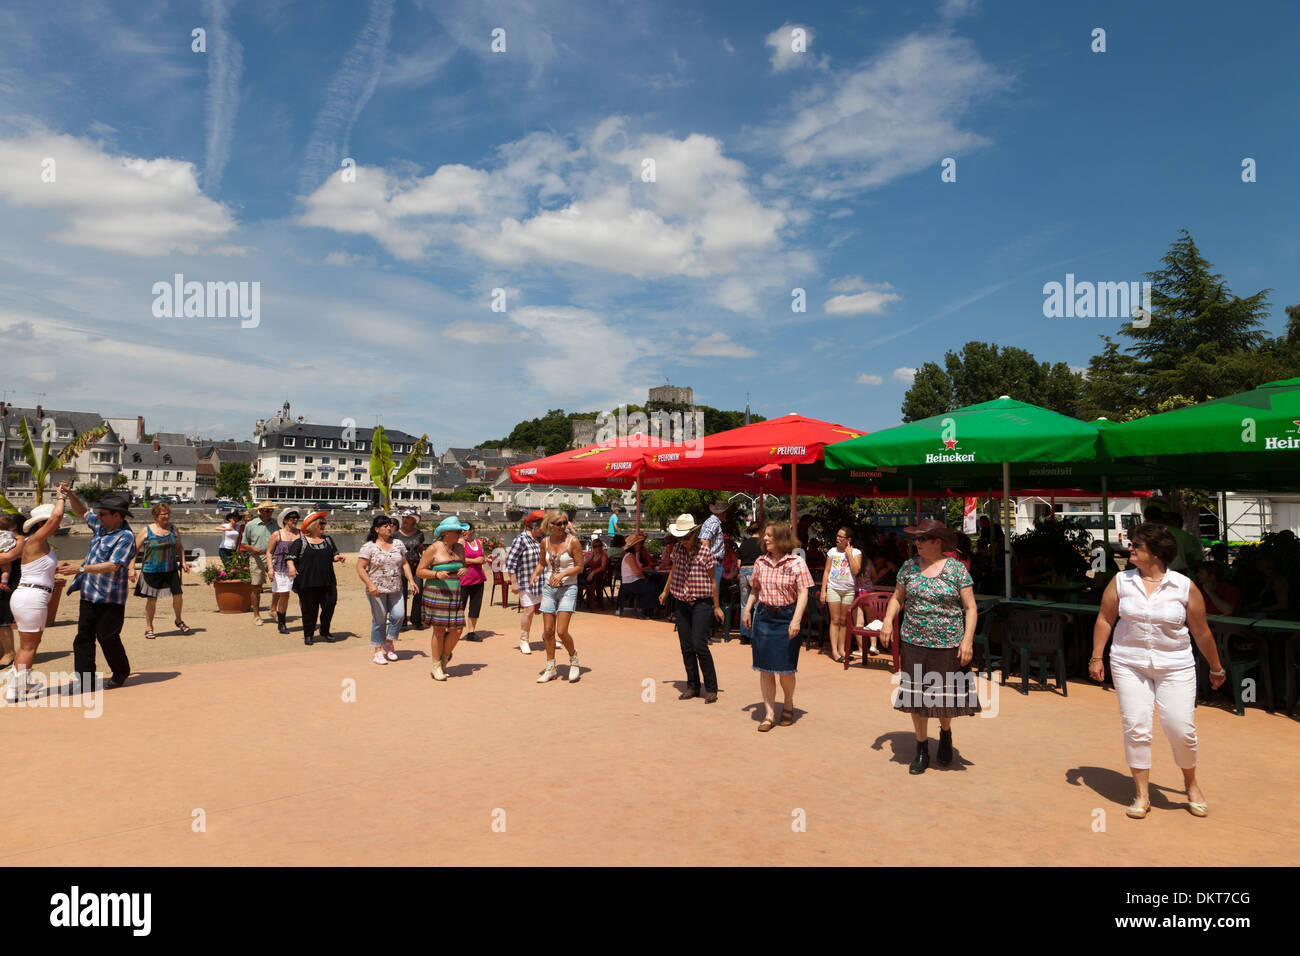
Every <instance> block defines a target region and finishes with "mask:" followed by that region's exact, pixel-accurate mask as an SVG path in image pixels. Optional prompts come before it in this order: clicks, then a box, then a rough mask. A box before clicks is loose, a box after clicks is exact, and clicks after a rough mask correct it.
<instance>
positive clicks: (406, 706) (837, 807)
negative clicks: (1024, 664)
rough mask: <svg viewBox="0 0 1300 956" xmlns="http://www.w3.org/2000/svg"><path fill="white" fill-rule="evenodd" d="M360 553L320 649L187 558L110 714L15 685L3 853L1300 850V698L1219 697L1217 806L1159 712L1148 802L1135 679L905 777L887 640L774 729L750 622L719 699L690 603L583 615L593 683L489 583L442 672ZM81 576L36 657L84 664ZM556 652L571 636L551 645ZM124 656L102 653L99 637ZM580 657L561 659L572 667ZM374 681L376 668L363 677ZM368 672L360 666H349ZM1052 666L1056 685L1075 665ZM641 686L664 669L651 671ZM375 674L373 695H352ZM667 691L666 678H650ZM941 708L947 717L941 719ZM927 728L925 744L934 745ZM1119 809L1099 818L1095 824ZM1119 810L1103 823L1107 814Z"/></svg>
mask: <svg viewBox="0 0 1300 956" xmlns="http://www.w3.org/2000/svg"><path fill="white" fill-rule="evenodd" d="M353 575H354V572H353V571H352V565H351V563H349V565H347V566H346V567H345V568H344V569H343V571H342V572H341V573H340V583H341V585H342V593H341V603H340V608H339V612H338V613H337V615H336V618H335V626H334V630H335V633H336V634H339V635H341V634H343V633H347V634H348V635H349V636H348V637H347V639H346V640H342V641H340V642H339V643H336V644H333V645H328V644H324V645H323V644H317V645H314V646H312V647H304V646H303V644H302V639H301V635H300V634H299V633H298V631H297V629H296V628H297V620H296V619H297V605H296V599H295V601H294V603H293V605H292V607H291V613H290V626H291V627H293V628H294V629H295V630H294V633H293V635H292V636H288V637H286V636H284V635H280V634H277V633H276V630H275V628H274V626H273V625H268V626H265V627H261V628H255V627H254V626H253V624H252V621H251V618H250V617H249V616H248V615H217V614H215V613H213V612H212V610H211V608H212V596H211V594H210V593H209V592H208V589H207V588H205V587H203V586H202V585H201V584H197V583H196V579H195V578H188V579H187V581H186V587H185V598H186V602H187V605H186V611H185V617H186V620H187V621H188V622H189V623H190V624H191V625H192V626H194V627H195V628H196V632H197V633H196V634H195V635H193V636H191V637H182V636H180V635H178V634H176V633H175V632H173V631H170V630H169V628H170V616H169V615H168V614H167V613H166V612H164V611H163V609H162V608H160V609H159V616H158V621H157V623H158V630H159V631H160V636H159V638H158V639H157V640H156V641H145V640H143V639H142V637H141V635H142V633H143V630H144V625H143V619H142V614H143V602H142V601H140V600H139V599H137V598H132V599H131V601H130V603H129V604H128V606H127V625H126V629H125V631H124V639H125V640H126V643H127V649H128V652H129V653H130V654H131V657H132V665H133V668H134V676H133V677H132V678H131V680H130V682H129V683H128V684H127V686H125V687H123V688H119V689H115V690H109V691H107V692H106V693H105V695H104V699H103V712H102V715H101V716H99V717H98V718H96V719H87V718H86V716H85V714H86V713H87V712H86V711H83V710H81V709H78V708H57V709H55V708H15V707H12V706H10V707H6V708H4V709H3V711H0V714H2V716H3V720H4V727H5V731H6V734H5V736H6V740H7V743H8V753H9V760H10V767H11V768H13V770H14V772H11V773H10V774H9V776H8V782H7V787H8V790H9V793H10V798H11V804H10V805H11V806H14V807H18V808H21V811H20V812H19V813H17V814H12V815H10V817H9V823H8V824H7V825H6V827H5V829H6V832H5V839H4V841H3V847H4V849H3V851H0V854H2V855H3V858H4V862H5V863H7V864H8V865H10V866H21V865H146V866H150V865H165V864H181V865H191V864H196V865H203V864H214V865H245V864H252V865H276V864H282V865H293V864H305V865H382V864H415V865H419V864H492V865H502V864H505V865H510V864H519V865H529V864H561V865H564V864H568V865H588V864H606V865H608V864H649V865H659V864H668V865H671V864H692V865H727V864H740V865H746V864H754V865H761V864H772V863H786V864H820V863H825V864H832V865H879V864H888V865H900V864H901V865H907V864H943V863H948V864H957V865H991V864H992V865H996V864H1010V865H1073V864H1081V865H1139V866H1159V865H1164V866H1169V865H1173V866H1181V865H1206V866H1209V865H1222V864H1225V863H1230V864H1233V865H1293V864H1294V862H1295V860H1296V859H1297V858H1300V822H1297V817H1296V815H1295V813H1294V812H1293V802H1294V798H1295V794H1296V793H1297V792H1298V791H1300V788H1298V787H1297V784H1300V770H1297V765H1296V759H1295V758H1296V742H1297V739H1300V723H1298V722H1297V721H1296V720H1294V719H1291V718H1287V717H1285V716H1282V715H1280V714H1278V715H1270V714H1267V713H1265V712H1264V711H1263V710H1260V709H1258V708H1248V709H1247V712H1246V716H1245V717H1237V716H1235V715H1233V714H1232V713H1231V712H1229V711H1227V710H1225V709H1223V708H1222V707H1218V706H1215V707H1206V706H1203V707H1200V708H1198V710H1197V724H1198V729H1199V732H1200V739H1201V754H1202V760H1201V771H1200V772H1201V780H1202V785H1203V787H1204V789H1205V793H1206V796H1207V798H1208V800H1209V803H1210V815H1209V817H1208V818H1206V819H1196V818H1194V817H1192V816H1191V815H1190V814H1189V813H1188V812H1187V811H1186V809H1185V805H1186V797H1185V796H1184V795H1183V793H1182V792H1181V789H1180V787H1181V780H1182V777H1181V774H1180V773H1179V771H1178V769H1177V768H1176V767H1175V766H1174V763H1173V760H1172V757H1171V756H1170V752H1169V748H1168V746H1167V744H1166V743H1165V742H1164V740H1163V737H1161V736H1159V733H1158V732H1157V740H1156V742H1155V746H1154V753H1155V765H1154V767H1153V768H1152V798H1153V804H1154V806H1153V809H1152V812H1151V815H1150V816H1149V817H1148V818H1147V819H1146V820H1143V821H1134V820H1129V819H1127V818H1126V817H1125V816H1124V808H1125V807H1126V806H1127V805H1128V803H1129V800H1130V798H1131V796H1132V789H1131V782H1130V781H1129V779H1128V775H1127V771H1126V769H1125V768H1124V766H1123V750H1122V746H1121V739H1120V730H1119V714H1118V708H1117V706H1116V702H1115V696H1114V693H1113V692H1111V691H1104V690H1102V689H1100V688H1098V687H1096V686H1093V685H1091V684H1086V683H1073V684H1071V685H1070V687H1069V691H1070V696H1069V698H1068V699H1063V698H1062V697H1061V695H1060V694H1059V693H1058V692H1054V691H1053V692H1047V691H1043V690H1042V689H1040V688H1038V687H1037V686H1036V685H1031V687H1032V690H1031V693H1030V694H1029V696H1028V697H1024V696H1022V695H1020V694H1019V693H1017V692H1015V691H1014V690H1013V689H1011V688H1010V687H1007V688H1002V689H1001V692H1000V693H999V694H998V697H997V698H996V702H995V704H996V707H997V715H996V716H994V717H987V718H962V719H959V720H958V721H956V723H955V725H954V727H955V733H954V740H955V744H956V750H957V759H956V761H955V762H954V764H953V766H952V767H950V768H948V769H946V770H945V769H940V768H937V767H932V768H931V769H930V770H929V771H927V772H926V773H925V774H923V775H921V776H916V777H914V776H910V775H909V774H908V772H907V763H908V761H910V759H911V757H912V755H913V752H914V744H913V743H912V735H911V731H910V725H909V724H910V722H909V720H908V718H907V717H905V716H903V715H900V714H896V713H894V712H893V711H892V709H891V707H890V701H889V698H890V691H891V684H890V679H889V678H890V675H889V672H888V668H887V666H886V665H885V664H884V663H883V661H879V662H876V663H874V666H873V667H871V668H869V669H864V668H862V667H860V666H858V665H857V664H855V665H854V666H853V667H852V668H851V669H850V670H849V671H848V672H845V671H844V670H843V669H842V668H841V667H840V666H839V665H836V664H833V663H832V662H831V661H830V659H829V658H827V657H825V656H821V655H817V654H815V653H805V655H804V656H803V657H802V658H801V661H800V673H799V685H798V691H797V695H796V698H795V706H796V711H797V717H796V721H795V723H794V725H793V726H791V727H776V728H775V729H773V730H772V731H771V732H770V733H767V734H759V733H756V732H755V728H756V726H757V723H758V720H759V719H760V717H759V714H760V713H761V702H760V697H759V692H758V678H757V675H756V674H754V673H753V672H752V671H751V670H750V659H749V648H748V647H743V646H741V645H739V644H737V643H736V642H735V641H734V640H733V641H732V642H731V643H729V644H725V645H721V644H720V645H715V647H714V655H715V659H716V661H717V667H718V673H719V683H720V685H721V689H722V695H721V699H720V700H719V701H718V703H716V704H712V705H706V704H705V703H704V702H703V701H702V700H700V699H696V700H691V701H686V702H681V701H678V700H677V695H678V693H679V692H680V690H681V688H682V684H681V683H680V682H681V680H682V663H681V656H680V653H679V652H678V649H677V639H676V635H675V634H674V633H673V632H672V628H671V625H669V624H665V623H660V622H650V621H646V622H642V621H634V620H631V619H626V620H623V619H618V618H615V617H613V616H612V615H609V614H583V613H579V614H577V615H575V617H574V623H573V634H574V637H575V640H576V641H577V644H578V651H579V654H580V658H581V661H582V665H583V675H582V679H581V680H580V681H579V682H578V683H577V684H574V685H570V684H568V683H567V681H565V680H563V679H561V680H559V681H556V682H553V683H550V684H545V685H538V684H536V683H534V681H535V678H536V676H537V674H538V672H539V670H540V669H541V667H542V663H543V661H544V656H543V655H542V654H541V653H540V648H541V629H540V626H541V621H540V618H539V620H538V621H537V622H535V623H534V630H533V647H534V648H535V649H536V650H535V652H534V653H533V654H532V655H531V656H527V657H525V656H524V655H522V654H520V653H519V650H518V644H517V641H516V640H515V636H516V635H517V633H518V624H517V621H518V614H517V613H516V612H515V611H513V610H504V609H502V608H500V607H499V606H498V607H493V608H491V609H490V610H486V611H485V614H484V617H483V619H482V620H481V622H480V630H489V631H491V632H492V634H491V636H489V637H488V638H487V639H486V640H485V641H484V642H482V643H469V642H464V641H462V642H461V644H460V645H459V646H458V648H457V650H456V655H455V660H454V661H453V662H452V664H451V667H450V673H451V675H452V679H451V680H449V681H447V682H446V683H441V684H439V683H435V682H434V681H432V680H430V678H429V668H430V663H431V662H430V659H429V656H428V654H429V644H428V632H427V631H424V632H416V631H407V632H404V634H403V636H402V640H401V641H400V642H399V643H398V645H397V648H398V652H399V654H400V655H401V658H402V659H401V660H400V661H399V662H397V663H394V664H389V665H387V666H384V667H380V666H377V665H375V664H373V663H371V662H370V659H369V657H370V655H369V653H368V652H367V651H366V637H367V634H368V628H369V618H368V615H367V613H366V610H365V605H364V603H363V601H362V595H361V588H360V584H359V582H356V581H355V580H354V577H353ZM69 609H75V603H74V602H72V601H71V599H69V603H68V605H66V606H65V609H64V611H63V613H62V614H61V618H62V619H63V622H64V623H61V624H59V625H57V626H55V627H53V628H51V629H50V630H48V631H47V632H46V636H45V641H44V643H43V644H42V646H41V650H40V652H39V653H38V655H37V663H36V668H35V669H36V671H37V672H59V671H67V670H70V669H71V655H70V648H71V644H72V637H73V631H74V627H73V625H72V624H71V623H68V619H69V618H70V617H71V614H72V613H73V610H69ZM557 657H558V660H559V661H560V663H561V664H562V665H563V664H564V663H565V661H566V656H565V654H564V652H563V650H561V651H560V652H559V654H558V655H557ZM99 664H100V666H101V667H102V664H103V661H102V655H101V656H100V658H99ZM566 673H567V668H565V667H563V666H562V667H561V674H562V675H564V674H566ZM353 682H355V683H354V684H353ZM353 686H354V688H355V691H354V693H348V691H349V688H351V687H353ZM1053 686H1054V685H1053ZM647 688H649V689H647ZM351 697H354V698H355V699H345V698H351ZM651 697H653V699H647V698H651ZM932 734H936V735H937V726H934V728H933V730H932ZM933 745H934V744H933V741H932V744H931V746H933ZM1103 824H1104V830H1102V829H1101V827H1102V825H1103ZM1099 830H1100V832H1099Z"/></svg>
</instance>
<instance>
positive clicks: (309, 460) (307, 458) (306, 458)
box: [302, 455, 315, 465]
mask: <svg viewBox="0 0 1300 956" xmlns="http://www.w3.org/2000/svg"><path fill="white" fill-rule="evenodd" d="M314 460H315V459H313V458H312V457H311V455H304V456H303V459H302V462H303V464H304V465H310V464H312V463H313V461H314Z"/></svg>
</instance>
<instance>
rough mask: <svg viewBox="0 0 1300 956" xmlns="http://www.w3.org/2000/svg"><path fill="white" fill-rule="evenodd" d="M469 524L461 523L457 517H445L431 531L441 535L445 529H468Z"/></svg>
mask: <svg viewBox="0 0 1300 956" xmlns="http://www.w3.org/2000/svg"><path fill="white" fill-rule="evenodd" d="M468 530H469V525H467V524H463V523H462V522H461V520H460V519H459V518H456V517H447V518H443V519H442V524H440V525H438V527H437V528H435V529H434V531H433V533H434V534H436V535H438V536H439V537H441V536H442V535H443V534H444V533H445V532H447V531H468Z"/></svg>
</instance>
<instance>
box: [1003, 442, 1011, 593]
mask: <svg viewBox="0 0 1300 956" xmlns="http://www.w3.org/2000/svg"><path fill="white" fill-rule="evenodd" d="M1002 517H1003V521H1002V569H1003V571H1004V572H1005V573H1006V576H1007V580H1006V592H1007V600H1008V601H1010V600H1011V462H1009V461H1004V462H1003V463H1002Z"/></svg>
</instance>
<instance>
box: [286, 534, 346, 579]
mask: <svg viewBox="0 0 1300 956" xmlns="http://www.w3.org/2000/svg"><path fill="white" fill-rule="evenodd" d="M338 553H339V549H338V548H337V547H336V546H335V544H334V539H333V538H331V537H330V536H329V535H325V538H324V540H322V541H321V543H320V544H312V543H311V542H310V541H308V540H307V536H306V535H305V534H304V535H302V536H301V537H299V538H298V540H297V541H295V542H294V543H293V544H292V545H290V546H289V558H288V560H290V561H292V562H293V563H294V567H295V568H297V569H298V577H296V578H295V579H294V582H295V583H296V584H297V585H298V586H299V587H304V588H322V587H324V588H332V587H336V586H337V585H336V584H335V581H334V556H335V555H336V554H338Z"/></svg>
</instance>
